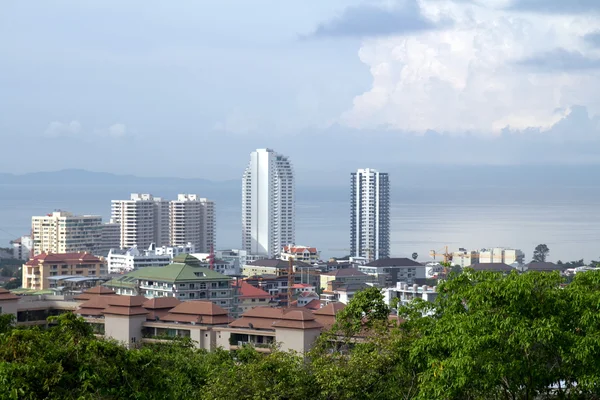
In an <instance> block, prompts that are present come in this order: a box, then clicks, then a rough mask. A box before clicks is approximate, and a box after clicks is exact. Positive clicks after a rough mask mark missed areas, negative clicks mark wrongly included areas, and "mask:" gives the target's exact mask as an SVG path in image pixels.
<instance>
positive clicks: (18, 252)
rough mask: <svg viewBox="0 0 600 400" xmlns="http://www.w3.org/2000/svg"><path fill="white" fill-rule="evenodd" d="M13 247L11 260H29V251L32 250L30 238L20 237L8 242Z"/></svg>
mask: <svg viewBox="0 0 600 400" xmlns="http://www.w3.org/2000/svg"><path fill="white" fill-rule="evenodd" d="M10 244H11V245H12V247H13V258H16V259H19V260H29V257H30V256H31V249H32V248H33V240H31V236H21V237H20V238H18V239H15V240H13V241H12V242H10Z"/></svg>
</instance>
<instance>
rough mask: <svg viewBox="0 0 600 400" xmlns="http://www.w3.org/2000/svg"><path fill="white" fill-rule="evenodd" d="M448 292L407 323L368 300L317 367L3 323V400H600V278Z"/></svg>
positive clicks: (478, 284) (452, 285)
mask: <svg viewBox="0 0 600 400" xmlns="http://www.w3.org/2000/svg"><path fill="white" fill-rule="evenodd" d="M439 289H440V292H441V294H440V296H439V298H438V300H437V302H436V303H434V304H429V303H424V302H415V303H413V304H411V305H410V306H409V307H405V308H401V309H400V317H401V318H402V319H403V320H404V322H403V323H401V324H396V323H394V321H393V320H390V319H388V309H387V307H386V306H385V304H384V303H383V301H382V298H381V295H380V294H379V291H378V290H377V289H368V290H365V291H363V292H361V293H359V294H357V295H356V297H355V298H354V299H353V300H352V302H351V303H350V304H349V305H348V306H347V307H346V308H345V309H344V310H343V311H342V312H341V314H340V315H339V318H338V325H337V326H336V327H335V328H334V329H335V333H334V332H330V333H327V334H324V335H322V337H321V339H320V341H319V342H318V343H317V344H316V346H315V348H314V349H313V350H312V351H311V353H310V354H308V355H307V356H306V357H303V356H300V355H297V354H291V353H285V352H280V351H274V352H273V353H272V354H269V355H262V354H259V353H257V352H255V351H254V350H253V349H252V348H244V349H242V350H240V351H237V352H235V353H230V352H227V351H223V350H222V351H216V352H212V353H208V352H205V351H201V350H197V349H195V348H194V347H193V346H192V344H191V343H189V342H186V341H176V342H171V343H169V344H159V345H150V346H145V347H142V348H140V349H132V350H127V349H125V348H124V347H122V346H120V345H119V344H117V343H114V342H112V341H108V340H99V339H96V338H95V337H94V335H93V334H92V332H91V330H90V327H89V326H88V325H86V323H85V322H84V321H83V320H82V319H80V318H77V317H75V316H74V315H72V314H65V315H62V316H60V317H58V318H57V319H56V320H55V321H54V324H53V325H52V327H51V328H48V329H39V328H28V329H19V328H14V327H12V326H11V324H10V323H11V317H10V316H6V315H4V316H0V332H1V333H0V387H1V388H2V390H0V399H235V400H242V399H323V400H325V399H327V400H338V399H423V400H425V399H427V400H430V399H550V398H555V399H597V398H599V397H598V393H600V313H599V307H600V273H599V272H595V271H593V272H586V273H580V274H577V275H576V276H575V279H574V280H573V282H572V283H571V284H569V285H568V286H563V285H562V278H561V277H560V276H559V275H558V274H544V273H525V274H522V275H518V274H516V273H513V274H510V275H507V276H503V275H501V274H494V273H483V272H482V273H475V272H473V271H470V270H467V271H465V272H463V273H462V274H460V275H453V276H451V277H450V279H449V280H448V281H447V282H445V283H443V284H441V285H440V286H439ZM366 332H368V333H369V339H368V340H366V341H364V342H359V343H356V341H355V340H352V339H351V337H352V336H353V335H357V334H359V335H360V334H365V333H366Z"/></svg>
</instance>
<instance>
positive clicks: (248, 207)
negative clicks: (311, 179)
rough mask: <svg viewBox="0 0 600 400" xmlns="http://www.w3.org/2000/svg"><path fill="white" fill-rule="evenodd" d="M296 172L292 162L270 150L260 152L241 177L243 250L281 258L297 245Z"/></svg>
mask: <svg viewBox="0 0 600 400" xmlns="http://www.w3.org/2000/svg"><path fill="white" fill-rule="evenodd" d="M294 191H295V188H294V173H293V170H292V165H291V163H290V161H289V159H288V158H287V157H286V156H284V155H281V154H278V153H276V152H275V151H273V150H271V149H258V150H256V151H254V152H252V153H251V154H250V162H249V163H248V167H247V168H246V170H245V172H244V176H243V178H242V249H243V250H246V251H247V252H249V253H250V254H260V255H266V256H268V257H269V258H272V257H275V256H278V255H279V253H280V252H281V249H282V248H283V246H284V245H286V244H288V243H295V233H294V232H295V220H294V214H295V204H294Z"/></svg>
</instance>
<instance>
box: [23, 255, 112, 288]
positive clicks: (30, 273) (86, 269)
mask: <svg viewBox="0 0 600 400" xmlns="http://www.w3.org/2000/svg"><path fill="white" fill-rule="evenodd" d="M21 272H22V282H23V284H22V287H23V288H24V289H33V290H47V289H50V288H52V287H53V286H52V283H51V281H52V280H53V279H52V278H56V277H65V276H72V277H81V278H89V277H100V276H106V275H107V272H108V271H107V268H106V261H104V259H102V258H100V257H96V256H94V255H92V254H90V253H61V254H48V253H42V254H38V255H37V256H34V257H33V258H32V259H31V260H29V261H27V262H26V263H25V264H24V265H23V267H22V271H21Z"/></svg>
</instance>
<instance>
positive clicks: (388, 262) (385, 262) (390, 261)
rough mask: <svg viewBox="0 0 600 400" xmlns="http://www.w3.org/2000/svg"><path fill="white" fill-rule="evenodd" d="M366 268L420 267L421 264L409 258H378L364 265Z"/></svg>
mask: <svg viewBox="0 0 600 400" xmlns="http://www.w3.org/2000/svg"><path fill="white" fill-rule="evenodd" d="M366 267H422V265H421V263H418V262H416V261H415V260H411V259H410V258H405V257H404V258H380V259H379V260H375V261H371V262H370V263H368V264H366Z"/></svg>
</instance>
